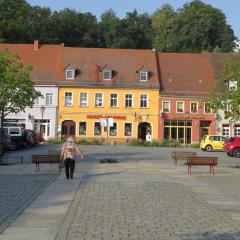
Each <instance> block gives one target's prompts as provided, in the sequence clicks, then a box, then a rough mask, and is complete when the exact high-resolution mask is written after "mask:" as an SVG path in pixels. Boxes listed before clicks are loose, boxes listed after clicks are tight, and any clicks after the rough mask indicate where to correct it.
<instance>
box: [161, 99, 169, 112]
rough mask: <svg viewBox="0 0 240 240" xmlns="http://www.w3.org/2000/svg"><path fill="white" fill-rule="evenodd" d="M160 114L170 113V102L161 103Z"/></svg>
mask: <svg viewBox="0 0 240 240" xmlns="http://www.w3.org/2000/svg"><path fill="white" fill-rule="evenodd" d="M162 112H164V113H169V112H170V102H162Z"/></svg>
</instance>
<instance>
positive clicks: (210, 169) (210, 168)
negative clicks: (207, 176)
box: [209, 165, 212, 173]
mask: <svg viewBox="0 0 240 240" xmlns="http://www.w3.org/2000/svg"><path fill="white" fill-rule="evenodd" d="M209 171H210V173H212V166H211V165H209Z"/></svg>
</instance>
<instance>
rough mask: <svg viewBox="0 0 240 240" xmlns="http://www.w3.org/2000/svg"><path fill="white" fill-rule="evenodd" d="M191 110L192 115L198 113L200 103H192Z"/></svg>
mask: <svg viewBox="0 0 240 240" xmlns="http://www.w3.org/2000/svg"><path fill="white" fill-rule="evenodd" d="M190 109H191V113H198V103H197V102H191V104H190Z"/></svg>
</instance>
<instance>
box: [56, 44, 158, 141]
mask: <svg viewBox="0 0 240 240" xmlns="http://www.w3.org/2000/svg"><path fill="white" fill-rule="evenodd" d="M155 54H156V52H155V51H150V50H120V49H116V50H114V49H86V48H82V49H81V48H77V49H76V48H66V47H64V51H63V59H64V61H63V75H64V77H63V78H62V80H59V82H58V86H59V113H58V132H59V134H61V136H62V137H65V136H67V135H73V136H75V138H80V139H84V138H87V139H89V138H91V139H95V138H97V139H99V140H100V139H102V140H104V141H105V142H106V141H111V140H115V141H117V142H126V141H128V140H129V139H142V140H148V141H151V140H158V119H159V103H158V102H159V80H158V71H157V64H156V55H155Z"/></svg>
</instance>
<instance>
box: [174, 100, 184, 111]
mask: <svg viewBox="0 0 240 240" xmlns="http://www.w3.org/2000/svg"><path fill="white" fill-rule="evenodd" d="M179 103H182V106H183V109H182V111H178V109H180V108H178V104H179ZM184 111H185V102H184V101H176V113H184Z"/></svg>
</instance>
